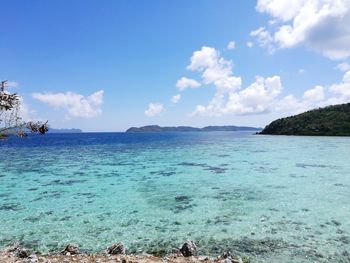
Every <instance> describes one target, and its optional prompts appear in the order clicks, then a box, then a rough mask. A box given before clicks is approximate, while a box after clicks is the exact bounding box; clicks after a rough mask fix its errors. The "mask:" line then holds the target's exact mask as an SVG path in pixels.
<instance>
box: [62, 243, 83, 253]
mask: <svg viewBox="0 0 350 263" xmlns="http://www.w3.org/2000/svg"><path fill="white" fill-rule="evenodd" d="M79 253H80V252H79V248H78V247H77V246H74V245H71V244H69V245H67V246H66V248H65V249H64V250H63V251H62V254H64V255H67V256H70V255H76V254H79Z"/></svg>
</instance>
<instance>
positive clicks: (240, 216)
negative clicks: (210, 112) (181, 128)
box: [0, 132, 350, 262]
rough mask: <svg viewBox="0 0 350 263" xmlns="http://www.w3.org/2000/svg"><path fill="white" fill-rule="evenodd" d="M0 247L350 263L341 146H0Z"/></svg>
mask: <svg viewBox="0 0 350 263" xmlns="http://www.w3.org/2000/svg"><path fill="white" fill-rule="evenodd" d="M0 150H1V152H0V222H1V224H0V247H5V246H7V245H10V244H13V243H15V242H16V241H19V242H21V243H23V244H24V245H26V246H27V247H30V248H33V249H35V250H38V251H40V252H50V251H57V250H60V249H62V248H63V247H64V246H65V245H66V244H67V243H74V244H77V245H78V246H79V247H80V248H81V249H82V250H85V251H87V252H98V251H101V250H103V249H105V248H106V247H107V246H108V245H110V244H112V243H115V242H118V241H123V242H124V243H125V245H126V246H127V248H128V250H129V252H131V253H141V252H157V251H158V252H159V251H160V252H162V251H164V252H167V251H171V249H172V248H173V247H177V246H179V245H180V244H182V243H183V241H185V240H187V239H192V240H194V241H195V242H196V243H197V244H198V246H199V247H200V252H201V254H207V255H208V254H210V255H218V254H220V253H222V252H224V251H228V250H230V251H232V252H234V253H236V254H240V255H248V256H250V257H251V259H252V261H253V262H329V260H333V261H332V262H350V255H349V253H350V220H349V218H350V138H345V137H334V138H332V137H286V136H256V135H251V134H250V133H237V132H221V133H220V132H208V133H162V134H125V133H105V134H103V133H102V134H68V135H64V134H61V135H59V134H57V135H55V134H48V135H45V136H30V137H29V138H27V139H24V140H20V139H11V140H10V141H3V142H0Z"/></svg>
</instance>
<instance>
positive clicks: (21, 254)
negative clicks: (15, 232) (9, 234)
mask: <svg viewBox="0 0 350 263" xmlns="http://www.w3.org/2000/svg"><path fill="white" fill-rule="evenodd" d="M14 252H15V256H16V257H18V258H27V257H29V253H28V250H27V249H25V248H22V247H17V249H16V250H15V251H14Z"/></svg>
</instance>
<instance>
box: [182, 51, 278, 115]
mask: <svg viewBox="0 0 350 263" xmlns="http://www.w3.org/2000/svg"><path fill="white" fill-rule="evenodd" d="M187 69H189V70H192V71H197V72H200V73H201V74H202V79H203V83H205V84H207V85H210V84H212V85H214V86H215V88H216V91H215V95H214V97H213V98H212V99H211V101H210V102H209V104H208V105H207V106H203V105H198V106H197V107H196V109H195V111H194V112H193V114H201V115H215V116H217V115H223V114H252V113H261V112H266V111H269V108H270V106H271V105H270V104H271V101H273V99H274V98H275V97H276V96H278V94H279V93H280V91H281V89H282V84H281V81H280V77H278V76H273V77H271V78H263V77H257V78H256V81H255V82H254V83H253V84H251V85H250V86H249V87H247V88H246V89H243V90H242V80H241V77H236V76H233V73H232V61H228V60H225V59H224V58H223V57H222V56H221V55H220V52H219V51H217V50H216V49H215V48H212V47H202V48H201V50H198V51H195V52H194V53H193V55H192V57H191V63H190V65H189V66H188V67H187Z"/></svg>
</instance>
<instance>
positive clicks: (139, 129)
mask: <svg viewBox="0 0 350 263" xmlns="http://www.w3.org/2000/svg"><path fill="white" fill-rule="evenodd" d="M261 130H262V128H256V127H246V126H206V127H203V128H196V127H191V126H176V127H161V126H158V125H148V126H143V127H131V128H129V129H127V130H126V132H210V131H261Z"/></svg>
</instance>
